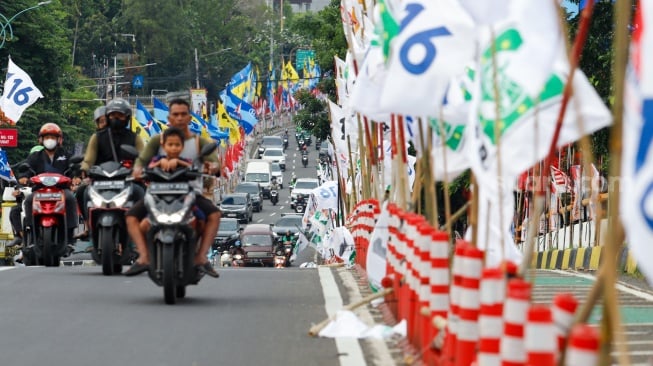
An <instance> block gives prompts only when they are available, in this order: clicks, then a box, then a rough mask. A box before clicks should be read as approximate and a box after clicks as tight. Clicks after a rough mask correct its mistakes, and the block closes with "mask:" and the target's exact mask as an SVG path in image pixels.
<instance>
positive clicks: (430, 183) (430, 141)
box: [426, 126, 440, 228]
mask: <svg viewBox="0 0 653 366" xmlns="http://www.w3.org/2000/svg"><path fill="white" fill-rule="evenodd" d="M427 130H428V131H429V133H428V136H427V138H426V141H427V145H426V148H427V150H426V151H433V130H432V128H431V127H430V126H429V127H428V128H427ZM433 164H435V162H433ZM427 188H428V195H429V197H432V198H433V217H432V218H431V225H432V226H433V227H435V228H437V227H439V226H440V225H439V224H440V222H439V221H440V220H439V217H440V214H439V212H438V211H439V208H438V195H437V194H436V192H435V177H434V176H433V171H431V170H429V181H428V182H427Z"/></svg>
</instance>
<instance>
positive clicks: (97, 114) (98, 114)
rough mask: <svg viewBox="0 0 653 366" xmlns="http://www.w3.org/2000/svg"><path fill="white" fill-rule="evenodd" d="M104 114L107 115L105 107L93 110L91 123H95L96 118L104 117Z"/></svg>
mask: <svg viewBox="0 0 653 366" xmlns="http://www.w3.org/2000/svg"><path fill="white" fill-rule="evenodd" d="M105 114H107V108H106V107H97V108H95V111H94V112H93V121H95V122H97V120H98V118H100V117H102V116H104V115H105Z"/></svg>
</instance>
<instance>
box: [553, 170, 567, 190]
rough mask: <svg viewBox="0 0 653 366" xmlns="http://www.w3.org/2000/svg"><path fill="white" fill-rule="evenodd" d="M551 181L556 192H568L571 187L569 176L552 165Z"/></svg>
mask: <svg viewBox="0 0 653 366" xmlns="http://www.w3.org/2000/svg"><path fill="white" fill-rule="evenodd" d="M551 183H552V185H553V189H554V190H555V192H556V193H566V192H567V189H568V187H569V177H567V174H565V173H564V172H563V171H562V170H560V169H558V168H556V167H554V166H551Z"/></svg>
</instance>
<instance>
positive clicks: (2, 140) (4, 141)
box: [0, 128, 18, 147]
mask: <svg viewBox="0 0 653 366" xmlns="http://www.w3.org/2000/svg"><path fill="white" fill-rule="evenodd" d="M16 146H18V130H17V129H15V128H0V147H16Z"/></svg>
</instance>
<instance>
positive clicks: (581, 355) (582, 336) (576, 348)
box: [565, 324, 599, 366]
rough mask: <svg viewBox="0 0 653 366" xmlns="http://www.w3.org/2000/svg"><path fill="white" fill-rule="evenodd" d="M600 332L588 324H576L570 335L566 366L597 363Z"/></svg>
mask: <svg viewBox="0 0 653 366" xmlns="http://www.w3.org/2000/svg"><path fill="white" fill-rule="evenodd" d="M598 354H599V333H598V331H597V330H596V329H594V328H592V327H590V326H589V325H587V324H578V325H576V326H574V327H573V328H572V330H571V334H570V335H569V346H568V347H567V357H565V366H578V365H597V364H598Z"/></svg>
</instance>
